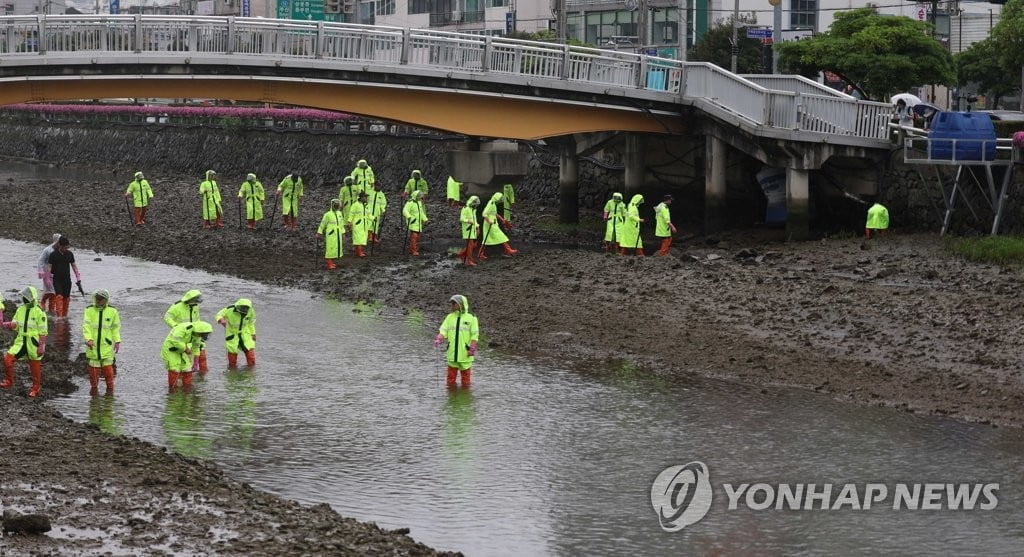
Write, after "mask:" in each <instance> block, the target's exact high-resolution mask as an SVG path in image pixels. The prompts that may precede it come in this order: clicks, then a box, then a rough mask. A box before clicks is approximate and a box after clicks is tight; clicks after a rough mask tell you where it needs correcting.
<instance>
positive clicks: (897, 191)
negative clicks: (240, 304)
mask: <svg viewBox="0 0 1024 557" xmlns="http://www.w3.org/2000/svg"><path fill="white" fill-rule="evenodd" d="M643 141H644V148H645V152H646V154H647V159H646V163H645V183H646V186H645V187H644V189H643V193H644V196H645V198H646V200H647V203H646V207H645V209H646V210H647V211H651V210H652V209H653V207H654V205H656V204H657V202H658V200H659V199H660V196H661V195H662V194H664V193H672V194H673V195H675V196H676V199H677V201H676V203H675V205H674V206H673V214H674V215H679V218H680V219H681V220H682V222H684V223H686V224H687V225H693V224H694V223H701V222H703V218H704V214H703V211H704V201H703V197H704V168H705V157H706V155H705V150H704V148H703V147H704V139H703V137H692V138H691V137H673V138H666V137H661V136H647V137H645V138H643ZM451 147H453V145H451V143H450V142H448V141H438V140H429V139H422V138H413V137H409V138H404V137H391V136H372V135H314V134H309V133H303V132H288V133H282V132H268V131H251V132H249V131H238V130H212V129H208V128H204V129H202V130H198V129H190V128H170V127H160V126H147V127H145V128H140V127H121V128H113V127H107V128H102V129H99V128H96V129H93V128H88V127H82V126H71V125H66V126H60V127H57V126H53V127H40V126H24V125H10V124H6V125H5V124H0V153H3V154H4V155H5V156H10V157H22V158H30V159H37V160H43V161H48V162H53V163H57V164H61V165H82V166H88V167H95V168H104V169H115V170H118V171H120V172H122V173H123V175H124V181H125V183H127V182H128V181H129V180H130V176H131V174H132V173H133V172H134V171H136V170H143V171H145V172H146V174H147V175H148V176H150V177H152V178H156V179H159V178H160V177H161V176H168V177H173V178H175V179H177V178H179V177H181V176H189V175H191V176H195V178H196V183H197V184H198V182H199V180H200V178H201V176H202V174H203V171H205V170H207V169H210V168H212V169H214V170H216V171H217V172H218V173H220V175H221V177H222V180H224V181H225V182H226V183H234V182H236V181H237V182H239V183H241V181H242V180H243V178H244V176H245V174H246V173H248V172H254V173H256V174H257V176H260V178H261V179H263V180H264V182H273V181H274V180H275V179H278V178H280V177H281V176H283V175H284V174H286V173H288V172H289V171H291V170H293V169H295V170H299V171H301V172H302V173H303V175H304V176H308V177H311V178H312V180H311V182H310V183H311V184H312V187H332V188H333V187H334V184H335V183H336V182H338V181H339V180H340V178H341V177H342V176H344V175H347V174H348V173H349V172H351V170H352V168H353V167H354V166H355V163H356V161H357V160H359V159H361V158H365V159H367V160H368V161H369V162H370V165H371V166H372V167H373V168H374V171H375V173H376V174H377V177H378V181H380V182H381V183H383V184H384V185H385V187H386V188H387V189H388V191H397V190H398V189H400V188H401V187H402V186H404V185H405V181H406V180H407V179H408V178H409V174H410V173H411V172H412V170H414V169H419V170H421V171H423V173H424V176H425V177H426V178H427V180H428V182H429V183H430V184H431V186H432V187H433V188H443V185H444V181H445V179H446V178H447V176H448V168H447V160H448V157H447V152H448V150H449V149H450V148H451ZM522 148H524V149H527V148H528V146H525V145H524V146H523V147H522ZM901 155H902V152H901V151H896V152H894V154H893V156H892V158H891V160H890V161H889V164H888V170H886V171H885V172H884V176H883V180H882V188H881V194H880V197H881V200H882V203H884V204H885V205H887V206H888V207H889V210H890V215H891V217H892V221H893V224H894V226H896V227H899V228H917V229H923V230H931V231H938V230H939V229H940V227H941V224H942V215H943V211H944V207H945V205H944V203H943V201H942V197H941V194H940V193H939V189H938V187H937V186H936V185H935V180H934V172H933V171H932V170H931V169H930V168H929V167H918V166H911V165H904V164H903V163H902V156H901ZM529 167H530V169H529V175H528V176H527V177H526V178H525V179H523V180H522V181H521V182H519V183H518V184H517V188H516V191H517V194H518V195H519V197H520V198H521V199H522V200H524V201H526V200H529V201H533V202H538V203H541V204H545V205H550V206H556V205H557V204H558V199H559V190H558V152H557V150H554V149H551V150H545V148H544V147H543V146H535V147H534V149H533V155H532V157H531V159H530V164H529ZM760 169H761V164H760V163H759V162H758V161H756V160H754V159H752V158H751V157H748V156H746V155H744V154H742V153H739V152H738V151H736V150H733V149H728V158H727V161H726V175H727V182H728V189H727V210H728V222H727V224H728V225H730V226H749V225H752V224H754V223H756V222H758V221H759V220H761V218H763V215H764V203H765V202H764V198H763V195H762V194H761V191H760V188H759V186H758V185H757V182H756V179H755V178H754V174H756V172H757V171H758V170H760ZM848 169H849V164H841V165H840V164H837V165H835V167H834V168H832V167H831V166H830V165H826V167H825V168H824V169H823V170H821V171H812V172H811V174H810V190H811V197H812V203H813V205H814V207H813V213H814V215H815V216H816V217H817V219H818V221H820V222H827V223H829V225H828V226H827V227H825V228H824V230H826V231H829V232H832V231H836V230H838V229H846V230H857V229H859V228H862V227H863V220H864V212H865V211H866V206H865V205H863V204H861V203H858V202H857V201H854V200H852V199H850V198H849V197H848V196H845V195H843V193H842V188H851V189H852V188H853V187H854V185H851V184H849V183H845V182H844V181H843V175H844V174H849V172H848ZM579 173H580V176H579V184H580V193H579V203H580V207H581V208H582V209H588V210H600V208H601V207H602V206H603V205H604V202H605V201H606V200H607V199H608V198H609V197H610V196H611V193H612V192H615V191H624V168H623V142H617V143H614V144H612V145H611V146H610V147H607V148H606V149H604V150H602V151H599V152H597V153H594V154H592V155H590V156H589V157H585V158H583V159H581V160H580V164H579ZM922 175H924V176H927V177H929V181H927V182H925V181H922V179H921V176H922ZM979 175H982V174H979ZM1016 182H1017V183H1016V186H1015V187H1012V188H1011V197H1010V204H1009V206H1008V210H1007V213H1006V217H1005V218H1004V223H1005V225H1004V227H1003V231H1004V232H1009V231H1016V232H1024V203H1021V201H1022V200H1024V196H1020V195H1018V196H1017V197H1014V193H1015V192H1020V191H1021V186H1022V185H1024V170H1022V171H1021V172H1018V176H1017V178H1016ZM972 188H973V189H972V190H971V191H969V195H970V196H971V199H972V201H971V203H972V205H973V207H974V208H975V211H976V212H978V214H979V218H977V219H976V218H974V217H973V214H972V213H971V211H969V210H967V209H966V208H964V209H963V210H961V211H959V212H958V218H957V219H956V220H955V222H954V230H956V231H960V232H966V231H968V230H972V229H973V230H978V231H982V232H987V229H988V227H989V226H990V225H991V217H990V216H989V215H988V213H986V212H985V206H984V205H983V204H982V202H981V200H980V198H978V197H977V193H976V191H975V190H977V188H976V187H974V186H972ZM438 191H440V189H439V190H438ZM813 226H814V222H813V221H812V227H813Z"/></svg>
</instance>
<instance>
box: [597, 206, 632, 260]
mask: <svg viewBox="0 0 1024 557" xmlns="http://www.w3.org/2000/svg"><path fill="white" fill-rule="evenodd" d="M602 216H603V218H604V222H605V225H604V251H611V252H612V253H617V252H618V251H619V233H620V231H621V230H622V223H623V221H624V220H625V218H626V203H625V202H624V201H622V194H621V193H619V192H615V193H613V194H612V198H611V199H609V200H608V202H607V203H605V204H604V213H603V215H602Z"/></svg>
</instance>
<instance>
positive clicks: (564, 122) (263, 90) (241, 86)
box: [0, 76, 685, 140]
mask: <svg viewBox="0 0 1024 557" xmlns="http://www.w3.org/2000/svg"><path fill="white" fill-rule="evenodd" d="M124 97H133V98H134V97H142V98H216V99H225V100H244V101H258V102H268V103H280V104H290V105H299V106H308V107H313V108H322V109H327V110H337V111H341V112H346V113H350V114H359V115H363V116H372V117H376V118H381V119H384V120H390V121H395V122H403V123H407V124H412V125H416V126H420V127H425V128H432V129H437V130H445V131H449V132H455V133H461V134H465V135H469V136H478V137H501V138H508V139H524V140H537V139H544V138H548V137H555V136H559V135H567V134H574V133H587V132H600V131H626V132H639V133H656V134H681V133H683V132H684V129H685V126H684V124H683V119H682V118H681V117H680V116H676V115H667V114H652V113H650V112H646V111H641V110H629V109H626V108H621V109H620V108H616V107H607V106H592V105H585V104H567V103H558V102H553V101H551V100H548V99H544V98H538V99H537V100H529V99H523V98H508V97H503V96H500V95H480V94H472V93H458V92H451V93H446V92H443V91H437V90H424V89H415V88H404V87H386V86H373V85H353V84H344V83H339V84H333V83H323V82H308V81H299V80H295V81H288V80H282V79H280V78H275V79H260V78H259V77H253V78H247V79H217V78H210V79H206V78H203V79H196V78H194V77H182V78H175V77H167V76H160V77H159V78H146V77H133V78H123V79H122V78H108V77H103V78H100V79H95V80H90V79H87V78H86V79H81V78H79V79H74V80H68V79H60V78H55V79H53V80H47V79H45V78H34V79H33V80H31V81H8V82H6V83H4V84H3V86H2V87H0V105H4V104H14V103H22V102H47V101H67V100H75V99H104V98H124Z"/></svg>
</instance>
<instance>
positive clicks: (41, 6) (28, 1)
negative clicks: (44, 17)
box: [0, 0, 68, 15]
mask: <svg viewBox="0 0 1024 557" xmlns="http://www.w3.org/2000/svg"><path fill="white" fill-rule="evenodd" d="M67 8H68V3H67V2H65V0H0V15H29V14H33V15H34V14H38V13H44V14H62V13H64V10H66V9H67Z"/></svg>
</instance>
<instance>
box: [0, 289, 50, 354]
mask: <svg viewBox="0 0 1024 557" xmlns="http://www.w3.org/2000/svg"><path fill="white" fill-rule="evenodd" d="M26 290H28V294H29V298H31V299H30V300H29V301H28V302H27V303H22V304H21V305H20V306H18V309H16V310H14V315H13V316H11V321H12V322H14V324H15V325H16V327H15V329H14V332H15V337H14V342H13V343H11V348H10V349H9V350H7V353H8V354H10V355H12V356H14V357H15V358H18V359H19V360H42V359H43V357H42V355H40V354H39V342H40V338H41V337H46V334H47V332H48V328H47V324H46V313H45V312H43V310H41V309H39V293H38V292H37V291H36V289H35V287H34V286H29V287H26Z"/></svg>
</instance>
